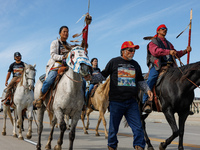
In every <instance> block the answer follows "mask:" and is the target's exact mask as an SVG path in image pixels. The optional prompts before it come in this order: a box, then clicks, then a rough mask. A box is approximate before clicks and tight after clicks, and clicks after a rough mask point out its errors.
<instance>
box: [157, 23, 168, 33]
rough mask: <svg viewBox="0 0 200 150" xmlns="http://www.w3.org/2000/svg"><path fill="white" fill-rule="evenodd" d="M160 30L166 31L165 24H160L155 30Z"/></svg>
mask: <svg viewBox="0 0 200 150" xmlns="http://www.w3.org/2000/svg"><path fill="white" fill-rule="evenodd" d="M160 28H166V29H167V27H166V26H165V24H161V25H159V26H158V28H157V30H156V31H158V30H160Z"/></svg>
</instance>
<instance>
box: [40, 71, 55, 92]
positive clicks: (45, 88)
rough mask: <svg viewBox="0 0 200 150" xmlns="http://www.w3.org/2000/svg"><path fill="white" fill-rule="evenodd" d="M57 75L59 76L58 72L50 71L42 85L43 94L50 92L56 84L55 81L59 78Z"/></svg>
mask: <svg viewBox="0 0 200 150" xmlns="http://www.w3.org/2000/svg"><path fill="white" fill-rule="evenodd" d="M57 74H58V72H57V70H56V71H53V70H52V71H49V73H48V76H47V78H46V80H45V81H44V83H43V85H42V93H43V94H45V93H46V92H47V91H48V89H49V87H50V86H51V85H52V84H53V83H54V80H55V78H56V77H57Z"/></svg>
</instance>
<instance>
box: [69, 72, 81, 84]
mask: <svg viewBox="0 0 200 150" xmlns="http://www.w3.org/2000/svg"><path fill="white" fill-rule="evenodd" d="M65 75H66V74H65ZM66 76H67V77H68V78H69V79H70V80H72V81H74V82H76V83H82V81H83V80H81V81H77V80H74V79H72V78H71V77H69V76H68V75H66Z"/></svg>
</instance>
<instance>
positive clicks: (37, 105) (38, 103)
mask: <svg viewBox="0 0 200 150" xmlns="http://www.w3.org/2000/svg"><path fill="white" fill-rule="evenodd" d="M42 103H43V100H42V99H41V98H39V99H36V100H34V101H33V105H34V106H35V107H37V108H41V107H42Z"/></svg>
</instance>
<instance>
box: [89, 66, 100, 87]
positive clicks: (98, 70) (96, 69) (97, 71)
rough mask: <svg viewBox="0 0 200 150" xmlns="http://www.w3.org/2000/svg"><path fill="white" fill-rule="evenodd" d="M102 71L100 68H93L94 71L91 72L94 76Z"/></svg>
mask: <svg viewBox="0 0 200 150" xmlns="http://www.w3.org/2000/svg"><path fill="white" fill-rule="evenodd" d="M100 72H101V70H100V69H99V68H93V71H92V72H91V74H92V76H94V75H96V74H98V73H100ZM90 84H97V83H96V82H90Z"/></svg>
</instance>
